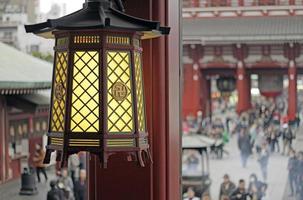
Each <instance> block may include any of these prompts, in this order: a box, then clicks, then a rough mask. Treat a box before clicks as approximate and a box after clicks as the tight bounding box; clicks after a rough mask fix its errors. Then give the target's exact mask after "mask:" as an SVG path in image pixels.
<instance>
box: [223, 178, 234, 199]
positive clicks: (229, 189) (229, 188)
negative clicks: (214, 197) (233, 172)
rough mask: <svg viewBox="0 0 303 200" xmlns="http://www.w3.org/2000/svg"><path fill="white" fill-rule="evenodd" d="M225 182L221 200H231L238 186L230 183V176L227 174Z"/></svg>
mask: <svg viewBox="0 0 303 200" xmlns="http://www.w3.org/2000/svg"><path fill="white" fill-rule="evenodd" d="M223 179H224V181H223V183H222V184H221V187H220V195H219V200H229V197H230V195H231V194H232V193H233V192H234V191H235V189H236V185H235V184H234V183H233V182H231V181H230V178H229V175H228V174H225V175H224V177H223Z"/></svg>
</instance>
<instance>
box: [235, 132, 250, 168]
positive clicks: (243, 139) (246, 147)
mask: <svg viewBox="0 0 303 200" xmlns="http://www.w3.org/2000/svg"><path fill="white" fill-rule="evenodd" d="M238 147H239V150H240V152H241V162H242V167H243V168H246V166H247V160H248V157H249V156H250V155H251V143H250V138H249V136H248V135H247V134H246V128H242V129H241V131H240V135H239V139H238Z"/></svg>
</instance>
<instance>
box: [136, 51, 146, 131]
mask: <svg viewBox="0 0 303 200" xmlns="http://www.w3.org/2000/svg"><path fill="white" fill-rule="evenodd" d="M135 78H136V93H137V109H138V128H139V131H142V132H143V131H145V130H146V127H145V108H144V94H143V79H142V63H141V54H140V53H137V52H135Z"/></svg>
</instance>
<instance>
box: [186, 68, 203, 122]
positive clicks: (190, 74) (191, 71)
mask: <svg viewBox="0 0 303 200" xmlns="http://www.w3.org/2000/svg"><path fill="white" fill-rule="evenodd" d="M204 79H205V77H204V76H203V75H202V74H201V73H200V67H199V65H198V64H197V63H195V64H193V65H192V64H186V65H184V80H183V118H185V117H187V116H189V115H194V116H196V114H197V112H198V111H200V110H202V111H203V112H204V110H203V106H202V101H203V99H204V98H203V97H204V92H203V91H204V90H203V91H202V86H203V84H204V83H205V81H204ZM202 82H203V83H202Z"/></svg>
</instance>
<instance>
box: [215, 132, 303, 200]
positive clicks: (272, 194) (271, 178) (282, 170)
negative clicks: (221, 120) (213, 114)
mask: <svg viewBox="0 0 303 200" xmlns="http://www.w3.org/2000/svg"><path fill="white" fill-rule="evenodd" d="M301 130H303V128H302V129H301ZM301 130H300V131H298V132H299V133H298V135H297V139H296V142H295V144H294V145H295V146H296V147H297V149H298V148H301V150H303V149H302V148H303V134H302V131H301ZM280 147H282V141H280ZM226 150H227V151H228V152H229V153H230V154H229V155H224V158H223V160H217V159H210V169H211V171H210V177H211V179H212V186H211V195H212V198H213V199H214V200H217V199H219V197H218V195H219V188H220V184H221V183H222V181H223V175H224V174H225V173H227V174H229V175H230V177H231V179H232V181H233V182H234V183H236V184H237V183H238V181H239V179H244V180H245V181H246V183H247V186H248V181H249V180H248V179H249V175H250V174H251V173H256V174H257V176H258V178H259V179H260V178H261V177H262V176H261V170H260V166H259V163H258V161H257V158H256V157H251V158H250V159H249V161H248V166H247V168H246V169H243V168H242V167H241V162H240V153H239V150H238V145H237V137H236V136H234V137H233V138H232V139H231V142H230V143H229V144H228V145H227V146H226ZM298 150H299V149H298ZM287 162H288V158H287V157H286V156H282V155H280V154H278V153H275V154H273V155H271V157H270V159H269V168H268V181H267V183H268V191H267V199H268V200H294V199H292V198H288V195H287V194H288V191H287V188H288V172H287Z"/></svg>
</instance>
